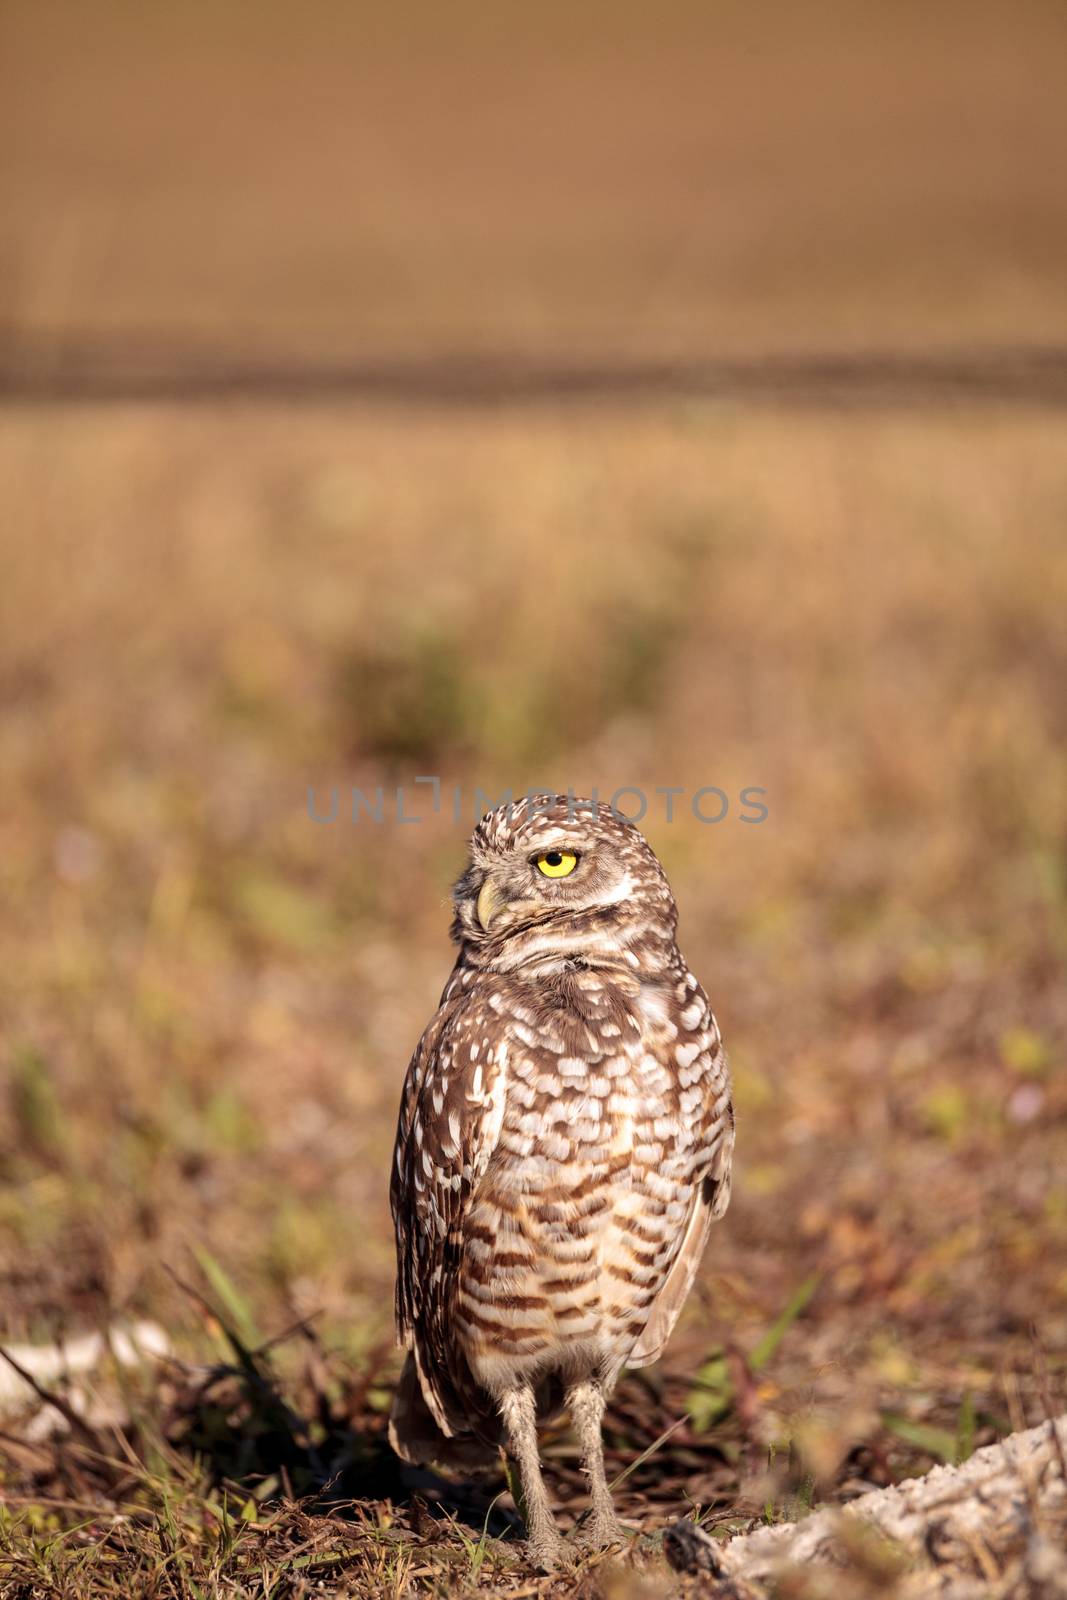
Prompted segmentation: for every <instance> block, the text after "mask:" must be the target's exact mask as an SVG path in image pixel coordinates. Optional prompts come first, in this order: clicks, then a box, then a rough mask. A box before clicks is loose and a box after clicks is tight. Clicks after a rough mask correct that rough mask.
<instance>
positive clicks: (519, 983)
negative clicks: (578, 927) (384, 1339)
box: [391, 954, 733, 1459]
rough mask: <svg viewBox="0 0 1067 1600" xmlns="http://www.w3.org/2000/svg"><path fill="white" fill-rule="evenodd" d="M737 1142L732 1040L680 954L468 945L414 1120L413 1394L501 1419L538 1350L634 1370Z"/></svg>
mask: <svg viewBox="0 0 1067 1600" xmlns="http://www.w3.org/2000/svg"><path fill="white" fill-rule="evenodd" d="M732 1148H733V1111H732V1107H731V1104H730V1082H729V1072H728V1067H727V1062H726V1056H725V1052H724V1050H723V1048H722V1043H721V1040H720V1037H719V1030H718V1027H717V1025H716V1023H715V1019H714V1017H713V1016H712V1014H711V1010H710V1008H709V1006H708V1002H707V998H706V996H705V995H704V992H703V990H702V989H701V988H700V986H699V985H698V984H697V982H696V979H695V978H693V976H692V975H691V974H690V973H689V972H688V971H687V970H686V967H685V965H684V963H683V961H682V959H681V957H680V956H678V955H677V954H676V955H675V959H674V961H673V962H672V964H671V965H670V966H669V968H667V969H666V970H665V971H664V972H663V973H662V975H660V976H659V977H657V979H656V980H655V981H647V980H646V981H642V979H641V977H640V975H639V974H638V973H636V972H634V973H630V972H629V971H627V970H625V969H623V968H613V969H611V970H605V969H603V968H596V967H583V966H582V965H580V964H577V963H576V964H574V966H573V968H572V969H570V970H563V971H559V970H556V971H553V972H551V973H546V974H543V975H539V976H535V975H524V974H520V973H516V972H511V973H494V972H487V971H478V970H472V969H471V968H469V967H464V966H463V963H462V958H461V961H460V963H459V964H457V967H456V970H455V972H454V973H453V976H452V978H451V980H450V982H449V984H448V986H447V988H446V989H445V993H444V995H443V997H442V1004H441V1008H440V1010H439V1012H438V1014H437V1016H436V1017H435V1018H434V1020H433V1022H432V1023H431V1024H430V1026H429V1028H428V1029H427V1030H426V1032H425V1034H424V1035H423V1037H422V1039H421V1040H420V1041H419V1044H418V1046H417V1048H416V1050H415V1054H414V1056H413V1058H412V1061H411V1065H410V1066H409V1068H408V1074H407V1079H406V1082H405V1087H404V1094H403V1099H402V1103H401V1109H400V1121H399V1127H398V1130H397V1141H396V1153H395V1162H394V1168H393V1176H392V1189H391V1199H392V1208H393V1217H394V1222H395V1225H396V1236H397V1264H398V1274H397V1301H396V1313H397V1326H398V1331H399V1334H400V1337H401V1339H402V1341H403V1343H404V1344H405V1345H406V1346H407V1348H408V1349H409V1351H410V1352H411V1356H410V1358H409V1369H408V1371H407V1373H406V1379H407V1384H408V1388H409V1390H411V1397H410V1398H411V1400H412V1406H409V1407H408V1408H407V1409H408V1410H409V1411H410V1410H412V1409H413V1408H414V1409H416V1410H417V1409H418V1402H419V1401H421V1400H424V1401H425V1407H426V1408H428V1411H429V1413H430V1415H431V1416H432V1419H433V1423H434V1424H436V1429H439V1430H440V1433H442V1434H444V1435H445V1437H446V1438H448V1439H451V1438H454V1437H455V1436H457V1435H469V1434H472V1433H473V1434H474V1435H475V1436H476V1437H478V1438H482V1439H485V1440H492V1439H494V1438H495V1437H496V1436H497V1421H496V1407H495V1405H494V1403H493V1400H492V1393H493V1391H494V1390H496V1389H497V1388H498V1387H499V1384H500V1383H501V1382H502V1381H503V1380H504V1378H505V1377H506V1376H507V1374H509V1373H513V1372H514V1371H515V1370H516V1369H522V1370H524V1371H525V1372H526V1373H527V1374H528V1375H529V1376H530V1377H531V1378H532V1379H533V1380H534V1381H540V1380H542V1379H546V1378H550V1377H551V1374H552V1371H553V1368H554V1367H557V1366H566V1365H567V1364H571V1365H573V1362H574V1360H575V1359H576V1352H578V1351H579V1350H580V1351H581V1353H582V1359H588V1360H589V1361H590V1362H591V1363H594V1364H596V1365H597V1366H598V1367H599V1368H600V1369H601V1370H602V1371H604V1372H605V1373H607V1374H609V1375H610V1376H611V1381H614V1376H616V1375H617V1373H618V1371H619V1370H620V1369H621V1367H622V1366H623V1365H625V1364H628V1365H631V1366H640V1365H644V1364H646V1363H647V1362H650V1361H653V1360H655V1359H656V1357H657V1356H658V1354H659V1353H660V1350H661V1349H662V1347H663V1345H664V1343H665V1342H666V1339H667V1337H668V1335H669V1334H670V1331H671V1328H672V1327H673V1325H674V1323H675V1321H676V1319H677V1317H678V1314H679V1312H680V1310H681V1308H682V1305H683V1303H684V1301H685V1298H686V1296H687V1294H688V1292H689V1289H690V1287H691V1285H692V1281H693V1277H694V1275H695V1272H696V1269H697V1266H698V1264H699V1261H700V1256H701V1254H702V1251H703V1246H704V1243H705V1240H706V1237H707V1231H708V1227H709V1225H710V1223H711V1221H712V1220H713V1218H715V1217H718V1216H721V1215H722V1213H723V1212H724V1211H725V1209H726V1205H727V1202H728V1199H729V1188H730V1158H731V1151H732ZM412 1366H413V1368H414V1370H413V1371H412V1370H411V1368H412ZM416 1379H417V1380H418V1381H417V1384H416V1381H415V1380H416ZM402 1387H403V1385H402ZM395 1421H396V1419H394V1422H395ZM425 1421H426V1422H427V1423H428V1422H429V1418H428V1417H427V1418H425ZM414 1431H415V1432H416V1433H417V1432H419V1431H420V1430H419V1429H415V1430H414ZM422 1431H424V1432H425V1431H426V1430H422ZM395 1432H396V1433H398V1434H399V1433H402V1430H401V1428H400V1427H399V1426H397V1427H396V1429H395ZM394 1443H395V1444H396V1445H397V1447H398V1448H399V1449H400V1450H401V1453H402V1454H406V1455H409V1456H411V1457H412V1458H415V1459H419V1458H426V1457H427V1456H429V1455H432V1454H433V1453H434V1452H433V1451H432V1450H431V1449H430V1447H429V1445H428V1444H427V1445H426V1446H425V1447H423V1446H421V1445H420V1443H419V1442H418V1441H417V1440H416V1439H414V1438H413V1437H412V1436H410V1435H409V1437H408V1439H407V1440H405V1439H404V1437H402V1436H401V1437H399V1438H397V1437H394ZM405 1446H406V1447H405ZM438 1453H439V1452H438Z"/></svg>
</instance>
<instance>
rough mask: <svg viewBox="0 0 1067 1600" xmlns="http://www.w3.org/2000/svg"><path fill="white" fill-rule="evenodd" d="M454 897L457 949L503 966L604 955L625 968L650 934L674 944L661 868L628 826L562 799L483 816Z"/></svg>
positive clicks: (526, 801)
mask: <svg viewBox="0 0 1067 1600" xmlns="http://www.w3.org/2000/svg"><path fill="white" fill-rule="evenodd" d="M452 898H453V903H454V906H455V917H454V919H453V923H452V937H453V938H454V939H455V940H456V942H457V943H459V944H462V945H465V946H467V947H468V948H470V949H472V951H484V953H485V955H486V956H487V957H491V958H492V959H493V960H494V961H495V962H500V963H501V964H503V965H508V966H513V965H517V964H519V963H520V962H523V961H527V960H530V959H534V958H535V957H536V958H540V959H551V957H552V956H553V955H556V956H559V957H561V958H570V959H580V958H582V957H583V956H585V957H593V958H595V957H596V956H597V955H603V954H604V953H605V952H607V951H609V950H610V951H611V952H613V955H614V959H616V960H621V961H627V960H630V958H629V957H628V956H627V954H626V952H627V950H628V949H631V950H632V946H633V945H634V944H636V943H638V942H639V941H640V943H642V944H644V943H645V942H646V938H645V936H646V935H647V934H648V933H649V931H650V930H656V931H658V932H659V933H660V935H661V936H665V937H661V939H660V941H659V942H666V941H667V940H669V942H670V943H671V944H673V938H674V929H675V925H676V922H677V912H676V910H675V905H674V898H673V896H672V894H671V891H670V887H669V885H668V883H667V879H666V877H665V876H664V873H663V868H662V867H661V866H660V864H659V862H658V861H657V860H656V857H655V855H654V854H653V852H652V849H651V847H650V845H649V844H648V842H647V840H646V839H645V838H644V836H643V835H642V834H641V833H640V832H639V831H638V829H637V828H636V827H635V826H634V825H633V823H632V822H627V821H626V820H625V818H623V817H620V816H618V815H617V814H616V813H615V812H613V811H612V810H611V808H610V807H609V806H606V805H603V804H598V803H597V802H595V801H591V800H581V799H578V798H576V797H574V796H567V795H550V794H541V795H532V796H529V797H525V798H520V799H518V800H515V801H513V802H511V803H510V804H508V805H502V806H499V807H497V809H496V810H495V811H489V812H487V813H486V815H485V816H484V817H483V818H482V820H481V822H480V823H479V824H478V826H477V828H476V829H475V831H474V835H473V837H472V839H471V843H470V864H469V866H468V867H467V870H466V871H465V872H464V874H463V876H462V877H461V878H460V879H459V881H458V882H457V883H456V886H455V888H454V889H453V891H452ZM631 964H632V965H633V966H637V965H638V964H639V962H638V958H637V956H636V954H634V955H633V959H632V961H631Z"/></svg>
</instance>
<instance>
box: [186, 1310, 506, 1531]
mask: <svg viewBox="0 0 1067 1600" xmlns="http://www.w3.org/2000/svg"><path fill="white" fill-rule="evenodd" d="M226 1331H227V1333H229V1330H226ZM230 1342H231V1343H232V1344H233V1346H234V1354H235V1357H236V1359H235V1360H234V1361H233V1362H223V1363H219V1364H218V1365H216V1366H213V1367H210V1368H208V1369H206V1370H205V1369H200V1371H199V1372H197V1373H196V1374H195V1375H192V1374H190V1375H189V1381H187V1382H185V1383H180V1382H179V1383H178V1384H176V1386H175V1389H176V1392H175V1398H174V1402H173V1404H172V1406H171V1408H170V1414H169V1417H168V1420H167V1426H166V1430H165V1431H166V1434H167V1437H168V1440H169V1442H170V1443H171V1444H172V1445H173V1446H175V1447H176V1448H177V1449H178V1450H180V1451H181V1452H182V1453H183V1454H184V1453H189V1454H191V1455H194V1456H195V1457H196V1458H197V1459H198V1460H199V1461H200V1463H201V1464H202V1466H203V1468H204V1469H205V1470H206V1472H207V1473H208V1474H209V1476H210V1478H211V1481H212V1484H213V1486H214V1487H215V1488H217V1489H219V1490H222V1491H223V1492H225V1491H230V1492H231V1493H233V1494H235V1495H238V1494H239V1495H240V1496H242V1497H243V1498H245V1499H247V1497H248V1496H249V1495H251V1496H253V1497H254V1498H255V1499H256V1500H257V1501H258V1502H260V1503H262V1504H264V1505H266V1504H268V1503H269V1502H271V1501H277V1500H287V1501H295V1502H299V1503H300V1504H301V1506H302V1509H303V1510H304V1511H305V1512H309V1513H311V1514H314V1513H315V1512H316V1511H321V1512H322V1513H323V1514H325V1515H331V1516H342V1517H343V1516H345V1515H346V1514H347V1515H352V1516H355V1515H357V1514H359V1513H360V1512H361V1511H362V1510H363V1509H365V1508H366V1506H367V1505H369V1504H377V1505H380V1504H382V1503H383V1502H389V1503H390V1504H391V1505H392V1506H393V1507H395V1508H396V1509H397V1510H400V1511H403V1512H404V1513H405V1517H406V1520H407V1521H409V1522H410V1523H411V1524H412V1525H413V1527H414V1528H415V1529H416V1531H419V1530H420V1529H421V1526H422V1524H423V1523H429V1522H430V1521H431V1520H433V1521H436V1520H439V1519H441V1520H447V1521H456V1522H459V1523H461V1524H463V1525H464V1526H465V1527H468V1528H470V1529H472V1530H473V1531H474V1532H475V1533H476V1534H478V1535H480V1534H481V1533H482V1532H483V1531H484V1532H487V1533H488V1534H489V1535H491V1536H492V1537H494V1538H503V1537H506V1536H508V1535H513V1536H514V1535H516V1534H518V1535H521V1532H522V1523H521V1520H520V1518H519V1517H518V1515H517V1514H516V1512H515V1511H514V1510H513V1509H512V1508H511V1505H510V1499H509V1497H508V1496H507V1494H506V1492H505V1491H506V1484H505V1480H504V1474H503V1471H502V1470H501V1471H500V1472H491V1471H482V1472H479V1473H471V1475H470V1476H469V1477H466V1476H465V1477H463V1478H459V1479H454V1478H448V1477H445V1476H444V1475H442V1474H439V1473H436V1472H434V1471H432V1470H431V1469H428V1468H424V1467H411V1466H408V1465H406V1464H405V1463H404V1462H402V1461H401V1460H400V1459H399V1458H398V1457H397V1455H396V1454H395V1453H394V1451H393V1449H392V1447H391V1446H390V1444H389V1439H388V1433H387V1425H386V1410H385V1409H384V1405H383V1402H384V1401H385V1399H386V1398H387V1390H386V1388H385V1385H384V1382H383V1383H382V1384H379V1383H378V1382H374V1381H368V1380H367V1379H366V1378H360V1379H356V1380H354V1381H349V1383H348V1384H347V1386H346V1385H344V1384H340V1383H338V1382H337V1381H336V1379H335V1378H334V1377H333V1375H332V1374H331V1373H330V1371H329V1367H328V1365H327V1363H326V1361H325V1359H324V1358H323V1354H322V1351H321V1349H320V1348H319V1347H318V1345H317V1344H309V1355H310V1357H311V1359H310V1360H309V1361H308V1363H307V1370H306V1373H305V1382H304V1383H303V1384H301V1385H300V1389H301V1393H300V1397H299V1401H296V1402H294V1400H293V1399H291V1398H290V1397H289V1396H288V1395H287V1394H285V1393H283V1391H282V1388H281V1385H280V1383H279V1380H278V1379H277V1378H276V1376H275V1375H274V1372H273V1370H272V1369H271V1366H270V1364H269V1363H268V1361H267V1359H266V1356H265V1353H264V1352H261V1351H253V1350H250V1349H248V1348H247V1346H245V1345H244V1344H242V1343H241V1341H240V1340H238V1339H234V1338H232V1337H231V1339H230ZM375 1367H376V1363H374V1362H371V1363H370V1364H369V1370H370V1371H371V1372H372V1373H373V1372H374V1371H375ZM502 1496H503V1499H504V1500H505V1501H506V1502H507V1503H505V1504H502V1503H501V1497H502Z"/></svg>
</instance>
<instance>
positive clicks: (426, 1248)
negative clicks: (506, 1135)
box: [390, 990, 507, 1438]
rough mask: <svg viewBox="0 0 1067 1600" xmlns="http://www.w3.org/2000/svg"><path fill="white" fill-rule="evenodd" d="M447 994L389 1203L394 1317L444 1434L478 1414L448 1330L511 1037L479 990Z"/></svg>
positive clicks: (407, 1091) (419, 1066) (404, 1106)
mask: <svg viewBox="0 0 1067 1600" xmlns="http://www.w3.org/2000/svg"><path fill="white" fill-rule="evenodd" d="M447 996H448V991H447V990H446V999H445V1001H444V1003H443V1004H442V1007H441V1009H440V1010H439V1011H438V1014H437V1016H436V1017H435V1018H434V1020H433V1022H431V1024H430V1026H429V1027H428V1028H427V1030H426V1032H425V1033H424V1034H423V1036H422V1038H421V1039H420V1040H419V1043H418V1045H417V1046H416V1049H415V1054H414V1055H413V1057H412V1059H411V1064H410V1066H409V1067H408V1072H407V1077H406V1079H405V1082H404V1090H403V1095H402V1098H401V1103H400V1118H399V1124H398V1126H397V1134H396V1149H395V1152H394V1159H393V1175H392V1183H391V1186H390V1201H391V1205H392V1212H393V1223H394V1226H395V1229H396V1259H397V1278H396V1323H397V1334H398V1337H399V1339H400V1342H401V1343H402V1344H403V1345H404V1346H405V1347H406V1348H407V1349H408V1350H409V1351H410V1352H411V1358H412V1359H413V1361H414V1364H415V1368H416V1371H417V1375H418V1379H419V1386H420V1388H421V1390H422V1394H423V1396H424V1398H425V1401H426V1405H427V1407H428V1408H429V1410H430V1412H431V1414H432V1416H433V1419H434V1422H435V1423H436V1424H437V1426H438V1428H440V1430H441V1432H442V1433H443V1434H444V1435H445V1436H446V1438H451V1437H452V1436H453V1435H454V1434H455V1433H456V1432H458V1431H461V1430H462V1424H463V1422H464V1421H465V1420H466V1419H468V1418H469V1417H470V1414H471V1397H470V1395H469V1394H466V1393H465V1390H466V1389H467V1383H466V1382H465V1379H466V1376H467V1375H466V1373H465V1370H462V1369H461V1368H459V1367H458V1366H457V1361H458V1357H457V1353H456V1350H455V1346H454V1342H453V1340H452V1339H451V1338H450V1337H449V1335H450V1331H451V1330H450V1327H449V1312H450V1304H451V1295H452V1292H453V1287H454V1284H455V1281H456V1277H457V1273H458V1266H459V1258H460V1249H461V1244H462V1234H463V1220H464V1217H465V1215H466V1212H467V1209H468V1207H469V1205H470V1201H471V1197H472V1195H473V1194H474V1191H475V1189H476V1188H477V1185H478V1183H479V1181H480V1180H481V1178H482V1176H483V1174H484V1172H485V1169H486V1167H487V1166H488V1164H489V1159H490V1157H491V1156H492V1153H493V1151H494V1150H495V1149H496V1144H497V1140H498V1138H499V1137H500V1127H501V1122H502V1120H503V1114H504V1094H505V1090H506V1084H507V1045H506V1042H505V1040H504V1037H503V1031H502V1029H501V1026H500V1019H499V1017H498V1016H497V1015H496V1013H494V1012H493V1011H492V1010H491V1009H490V1008H489V1007H488V1005H487V1004H486V1003H485V1001H484V999H483V998H482V997H480V996H479V995H475V994H473V993H472V994H470V995H467V994H466V993H463V992H460V993H459V995H458V996H457V997H456V999H455V1001H454V1002H450V1001H449V1000H448V999H447Z"/></svg>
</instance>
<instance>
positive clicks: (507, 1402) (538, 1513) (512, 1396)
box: [500, 1383, 565, 1572]
mask: <svg viewBox="0 0 1067 1600" xmlns="http://www.w3.org/2000/svg"><path fill="white" fill-rule="evenodd" d="M500 1415H501V1416H502V1417H503V1419H504V1428H505V1430H506V1432H507V1436H508V1446H509V1449H510V1451H511V1454H512V1455H513V1456H514V1457H515V1460H516V1461H517V1462H518V1464H519V1475H520V1477H521V1478H522V1494H523V1499H524V1500H525V1501H526V1532H527V1535H528V1537H527V1541H526V1550H527V1554H528V1556H529V1558H530V1560H531V1561H532V1562H533V1563H534V1565H535V1566H538V1567H540V1568H541V1570H542V1571H543V1572H551V1571H552V1570H553V1569H554V1568H555V1567H557V1566H558V1565H559V1563H560V1561H561V1559H562V1558H563V1554H564V1550H565V1546H564V1543H563V1540H562V1539H561V1538H560V1534H559V1529H558V1528H557V1527H556V1524H555V1520H554V1518H553V1516H552V1509H551V1507H550V1506H549V1503H548V1494H547V1492H546V1490H545V1480H544V1478H543V1477H542V1476H541V1459H540V1456H539V1455H538V1450H537V1403H536V1401H535V1400H534V1392H533V1390H532V1389H531V1387H530V1385H529V1384H528V1383H527V1384H522V1385H520V1386H519V1387H518V1388H515V1389H508V1390H507V1391H506V1393H505V1394H503V1395H502V1396H501V1399H500Z"/></svg>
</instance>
